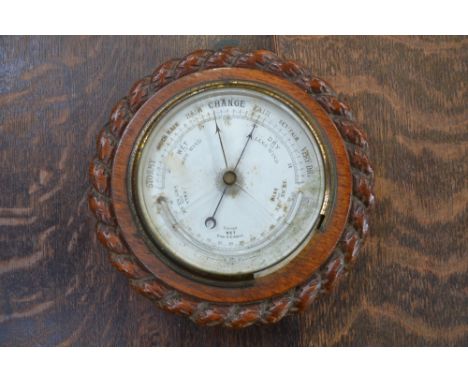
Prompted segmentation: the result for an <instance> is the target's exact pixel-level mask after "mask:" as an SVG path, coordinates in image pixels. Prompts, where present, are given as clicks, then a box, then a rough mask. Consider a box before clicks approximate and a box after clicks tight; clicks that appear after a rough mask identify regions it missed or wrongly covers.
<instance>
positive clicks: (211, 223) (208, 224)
mask: <svg viewBox="0 0 468 382" xmlns="http://www.w3.org/2000/svg"><path fill="white" fill-rule="evenodd" d="M226 190H227V186H226V187H224V190H223V193H222V194H221V197H220V198H219V201H218V204H217V205H216V208H215V210H214V212H213V214H212V215H211V216H209V217H207V218H206V220H205V226H206V227H207V228H209V229H213V228H214V227H216V219H215V215H216V211H218V208H219V205H220V204H221V200H223V198H224V194H225V193H226Z"/></svg>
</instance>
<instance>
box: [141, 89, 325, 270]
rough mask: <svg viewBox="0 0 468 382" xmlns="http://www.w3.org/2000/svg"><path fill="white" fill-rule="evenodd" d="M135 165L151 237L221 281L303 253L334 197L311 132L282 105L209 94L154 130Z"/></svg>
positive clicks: (259, 95)
mask: <svg viewBox="0 0 468 382" xmlns="http://www.w3.org/2000/svg"><path fill="white" fill-rule="evenodd" d="M137 158H138V159H137V160H136V161H135V167H134V196H135V199H136V203H137V206H138V210H139V212H140V215H141V216H140V217H141V218H142V221H143V224H144V226H145V228H146V231H147V233H148V234H149V236H150V237H151V238H152V239H153V241H154V242H155V243H156V245H157V246H158V247H159V248H160V249H162V250H163V252H164V253H165V254H166V255H168V256H170V257H171V258H173V259H174V260H176V261H177V262H178V263H181V264H183V265H185V266H188V267H189V268H192V269H195V270H199V271H201V272H203V273H209V274H214V275H221V276H238V275H246V274H252V273H256V272H260V271H264V270H266V269H268V268H270V269H274V267H273V266H274V265H276V264H278V263H281V264H282V263H283V262H286V260H287V259H288V260H289V259H290V258H292V257H293V255H294V254H296V253H298V251H299V250H300V249H301V246H302V245H304V244H305V242H306V239H307V238H309V237H310V236H311V235H312V232H313V230H314V228H315V226H316V225H317V223H318V221H319V218H320V213H321V209H322V206H323V203H324V198H325V188H326V187H325V185H326V179H325V170H324V160H323V157H322V154H321V150H320V147H319V144H318V142H317V140H316V139H315V138H314V135H313V134H312V132H311V130H310V128H309V126H308V125H307V124H306V123H305V122H304V121H303V120H302V119H301V118H300V117H299V116H298V115H297V114H296V113H295V112H294V110H293V109H292V108H290V107H289V106H287V104H285V103H284V102H282V101H281V100H280V99H278V98H276V97H274V96H272V95H269V94H267V93H265V92H262V91H258V90H254V89H250V88H242V87H231V88H217V89H213V88H211V89H206V90H205V91H202V92H199V93H196V94H192V95H191V96H190V97H186V98H184V99H183V100H181V101H179V102H177V103H175V105H173V106H172V107H171V108H169V109H168V110H167V111H166V112H164V113H163V114H162V115H161V116H160V117H158V118H156V120H155V121H153V122H151V125H150V126H149V127H148V130H147V133H146V135H145V138H144V139H143V141H142V143H141V144H140V151H139V153H138V155H137Z"/></svg>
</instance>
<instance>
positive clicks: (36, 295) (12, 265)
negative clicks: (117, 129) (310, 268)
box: [0, 36, 468, 346]
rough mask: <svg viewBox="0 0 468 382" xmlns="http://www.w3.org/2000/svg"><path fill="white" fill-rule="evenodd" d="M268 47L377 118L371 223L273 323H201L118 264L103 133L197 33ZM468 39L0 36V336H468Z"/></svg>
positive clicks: (173, 341) (27, 339)
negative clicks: (314, 292) (105, 201)
mask: <svg viewBox="0 0 468 382" xmlns="http://www.w3.org/2000/svg"><path fill="white" fill-rule="evenodd" d="M237 44H238V45H239V46H241V47H242V48H244V49H246V50H251V49H258V48H266V49H271V50H275V51H276V52H277V53H278V54H279V55H281V56H285V57H287V58H291V59H296V60H297V61H299V62H301V63H303V64H304V65H305V66H307V67H310V68H313V69H314V70H315V72H316V73H317V75H319V76H320V77H322V78H324V79H326V80H328V81H329V82H330V83H331V84H332V85H333V87H334V88H335V89H336V90H337V91H339V92H341V95H342V96H343V97H344V99H345V100H346V101H347V102H348V103H349V104H350V105H351V107H352V109H353V110H354V111H355V113H356V115H357V119H358V120H359V121H360V122H361V125H362V126H363V128H364V129H365V130H366V132H367V134H368V137H369V141H370V149H371V158H372V162H373V165H374V169H375V173H376V195H377V204H376V208H375V209H374V212H373V214H372V216H371V233H370V236H369V238H368V241H367V243H366V246H365V248H364V251H363V253H362V255H361V257H360V258H359V259H358V261H357V264H356V266H355V269H354V270H353V272H351V273H350V275H349V276H348V277H347V278H346V279H345V280H343V281H342V282H341V283H340V285H339V286H338V288H337V289H336V290H335V291H334V292H333V293H332V294H331V295H329V296H324V297H323V298H322V299H320V300H319V301H317V302H315V303H313V304H312V307H311V309H310V310H309V311H308V312H307V313H304V314H301V315H299V316H297V317H288V318H285V319H284V320H283V321H281V322H280V323H279V324H277V325H275V326H268V327H250V328H247V329H245V330H239V331H233V330H230V329H223V328H199V327H197V326H195V325H194V324H192V323H191V322H189V321H187V320H186V319H184V318H180V317H176V316H172V315H170V314H167V313H165V312H162V311H159V310H157V309H155V308H154V306H153V305H152V303H151V302H150V301H148V300H147V299H145V298H143V297H141V296H140V295H138V294H137V293H135V292H134V291H133V290H132V289H131V288H129V287H128V282H127V280H126V278H125V277H124V276H123V275H122V274H119V273H117V272H115V270H114V269H113V268H112V266H111V265H110V263H109V262H108V260H107V258H106V255H105V250H104V249H103V248H101V246H100V245H99V244H98V243H97V241H96V239H95V235H94V219H93V217H92V216H91V215H90V214H89V212H88V209H87V203H86V198H87V192H88V180H87V167H88V163H89V158H91V157H92V156H93V155H94V152H95V143H94V141H95V138H96V134H97V132H98V131H99V129H100V128H101V126H102V125H103V124H104V123H105V121H106V120H107V118H108V111H109V110H110V109H111V107H112V105H113V104H114V103H115V102H116V101H117V100H118V99H119V98H120V97H121V95H122V94H125V93H126V92H127V90H128V89H129V87H130V86H131V85H132V83H133V82H134V80H135V79H138V78H140V77H143V76H144V75H146V74H148V73H150V72H151V71H152V69H154V67H155V66H156V65H157V64H159V63H161V62H163V61H165V60H166V59H168V58H171V57H180V56H183V55H184V54H186V53H188V52H190V51H192V50H195V49H198V48H214V47H220V46H223V45H237ZM466 62H468V39H466V38H461V37H450V38H445V37H292V36H291V37H237V36H236V37H215V36H213V37H209V38H206V37H125V38H122V37H102V38H101V37H65V38H59V37H30V38H21V37H2V38H0V184H1V191H2V192H1V193H0V344H1V345H180V346H191V345H202V346H207V345H230V346H235V345H247V346H249V345H250V346H262V345H271V346H277V345H283V346H286V345H291V346H295V345H305V346H309V345H468V254H467V250H466V247H467V242H468V229H467V223H468V115H467V114H468V113H467V108H466V105H467V94H466V78H467V74H468V73H467V65H466Z"/></svg>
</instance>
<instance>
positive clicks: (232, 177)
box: [223, 170, 237, 186]
mask: <svg viewBox="0 0 468 382" xmlns="http://www.w3.org/2000/svg"><path fill="white" fill-rule="evenodd" d="M236 180H237V175H236V173H235V172H234V171H231V170H229V171H226V172H225V173H224V175H223V181H224V183H225V184H227V185H228V186H232V185H233V184H234V183H236Z"/></svg>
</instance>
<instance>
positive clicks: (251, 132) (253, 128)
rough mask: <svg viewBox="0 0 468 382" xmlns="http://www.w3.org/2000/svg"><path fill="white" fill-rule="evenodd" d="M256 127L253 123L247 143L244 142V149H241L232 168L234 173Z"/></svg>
mask: <svg viewBox="0 0 468 382" xmlns="http://www.w3.org/2000/svg"><path fill="white" fill-rule="evenodd" d="M256 127H257V124H256V123H254V125H253V127H252V130H251V131H250V134H249V135H247V142H245V145H244V148H243V149H242V152H241V154H240V156H239V159H238V160H237V163H236V167H234V171H236V169H237V166H238V165H239V162H240V160H241V159H242V156H243V155H244V152H245V149H246V148H247V145H248V144H249V142H250V141H251V140H252V134H253V132H254V130H255V128H256Z"/></svg>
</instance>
